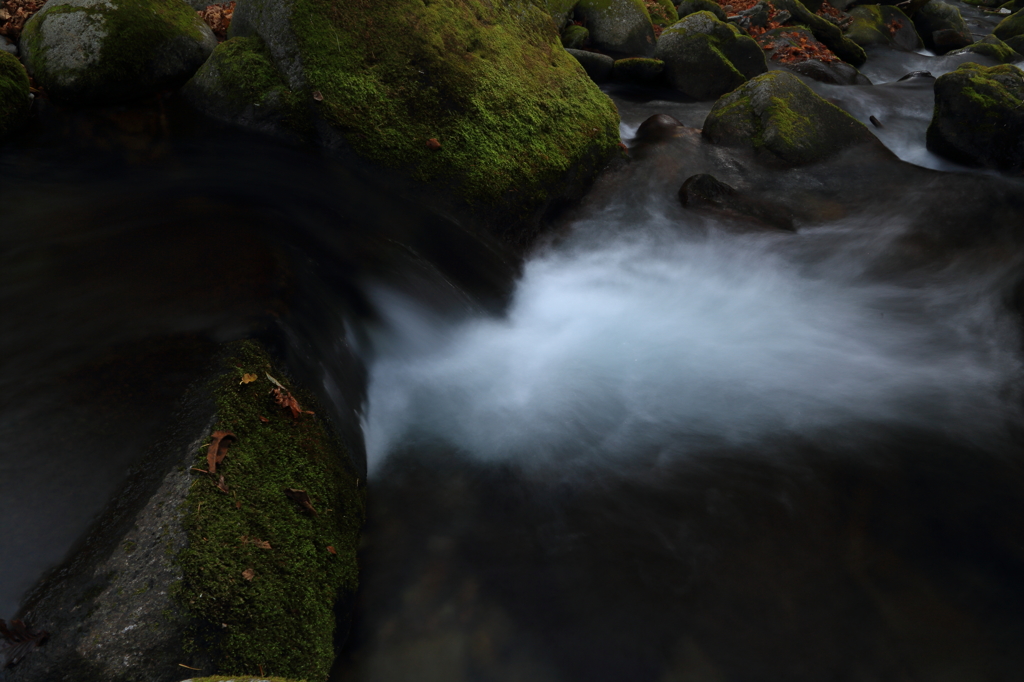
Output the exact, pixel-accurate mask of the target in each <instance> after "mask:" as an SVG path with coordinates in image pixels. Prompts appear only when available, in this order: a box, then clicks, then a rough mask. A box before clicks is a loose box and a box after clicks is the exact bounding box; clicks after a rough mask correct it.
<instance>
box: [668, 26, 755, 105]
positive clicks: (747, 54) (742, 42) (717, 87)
mask: <svg viewBox="0 0 1024 682" xmlns="http://www.w3.org/2000/svg"><path fill="white" fill-rule="evenodd" d="M654 56H655V57H656V58H657V59H660V60H661V61H663V62H665V78H666V80H667V81H668V83H669V85H671V86H672V87H673V88H675V89H676V90H679V91H680V92H683V93H685V94H687V95H689V96H690V97H693V98H695V99H699V100H709V99H714V98H716V97H718V96H719V95H721V94H722V93H725V92H729V91H730V90H732V89H734V88H736V87H737V86H739V85H740V84H741V83H743V82H745V81H746V80H747V79H749V78H753V77H754V76H756V75H758V74H761V73H764V72H765V71H767V70H768V66H767V64H766V63H765V59H764V53H763V52H762V51H761V48H760V47H758V45H757V43H755V42H754V40H753V39H752V38H750V37H749V36H746V35H744V34H743V33H742V32H741V31H740V30H739V29H738V28H736V27H735V26H733V25H731V24H727V23H725V22H722V21H719V20H718V19H716V18H715V15H714V14H712V13H711V12H697V13H696V14H690V15H689V16H687V17H684V18H683V19H682V20H680V21H679V23H677V24H675V25H673V26H672V27H671V28H669V29H668V30H666V31H665V32H664V33H662V34H661V38H659V39H658V47H657V49H656V50H655V53H654Z"/></svg>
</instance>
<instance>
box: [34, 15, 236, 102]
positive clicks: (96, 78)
mask: <svg viewBox="0 0 1024 682" xmlns="http://www.w3.org/2000/svg"><path fill="white" fill-rule="evenodd" d="M216 45H217V38H216V37H215V36H214V35H213V32H212V31H211V30H210V28H209V27H208V26H207V25H206V24H205V23H203V21H202V20H201V19H199V17H198V16H197V15H196V13H195V11H194V10H193V9H192V8H191V7H189V6H188V5H187V4H185V3H184V2H182V0H49V2H47V3H46V5H45V6H44V7H43V9H41V10H40V11H39V12H37V13H36V14H35V15H34V16H33V17H32V18H31V19H29V21H28V22H27V23H26V24H25V28H24V31H23V32H22V35H21V55H22V59H23V60H24V62H25V66H26V67H27V68H28V72H29V73H30V74H31V75H32V76H33V77H34V78H35V79H36V82H38V83H39V84H40V85H41V86H42V87H43V89H44V90H45V91H46V93H47V95H48V96H49V97H50V98H51V99H53V100H54V101H57V102H61V103H64V104H70V105H93V104H119V103H122V102H127V101H130V100H135V99H143V98H146V97H149V96H152V95H154V94H156V93H158V92H160V91H161V90H164V89H167V88H175V87H178V86H180V85H181V84H182V83H184V82H185V81H187V80H188V79H189V78H191V77H192V74H194V73H195V72H196V69H198V68H199V67H200V66H201V65H202V63H203V62H204V61H206V59H207V57H209V56H210V53H211V52H213V49H214V47H215V46H216Z"/></svg>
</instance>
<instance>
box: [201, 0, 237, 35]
mask: <svg viewBox="0 0 1024 682" xmlns="http://www.w3.org/2000/svg"><path fill="white" fill-rule="evenodd" d="M234 13H235V2H234V0H232V1H231V2H229V3H227V4H226V5H207V6H206V9H201V10H199V11H198V12H196V14H198V15H199V18H200V19H202V20H203V21H205V22H206V25H207V26H209V27H210V30H211V31H213V34H214V35H215V36H217V38H218V39H220V40H224V39H225V38H226V37H227V34H228V28H230V26H231V17H232V16H233V15H234Z"/></svg>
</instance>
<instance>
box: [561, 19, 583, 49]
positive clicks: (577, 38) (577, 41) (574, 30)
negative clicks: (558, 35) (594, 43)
mask: <svg viewBox="0 0 1024 682" xmlns="http://www.w3.org/2000/svg"><path fill="white" fill-rule="evenodd" d="M589 42H590V31H588V30H587V29H586V27H585V26H580V25H579V24H570V25H569V26H566V27H565V30H564V31H562V47H565V48H568V49H570V50H582V49H583V48H584V47H586V46H587V43H589Z"/></svg>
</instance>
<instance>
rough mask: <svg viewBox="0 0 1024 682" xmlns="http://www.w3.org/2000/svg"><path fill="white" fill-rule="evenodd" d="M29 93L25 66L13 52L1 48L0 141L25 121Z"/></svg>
mask: <svg viewBox="0 0 1024 682" xmlns="http://www.w3.org/2000/svg"><path fill="white" fill-rule="evenodd" d="M29 95H30V93H29V81H28V74H27V73H25V67H23V66H22V65H21V62H19V61H18V58H17V57H15V56H14V55H13V54H11V53H10V52H6V51H4V50H0V141H2V140H3V139H4V138H5V137H7V136H8V135H9V134H10V133H12V132H14V130H16V129H17V128H18V127H20V126H21V125H22V124H23V123H24V122H25V119H26V118H27V116H28V111H29V104H30V100H29Z"/></svg>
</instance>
